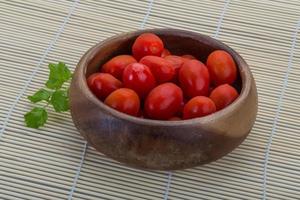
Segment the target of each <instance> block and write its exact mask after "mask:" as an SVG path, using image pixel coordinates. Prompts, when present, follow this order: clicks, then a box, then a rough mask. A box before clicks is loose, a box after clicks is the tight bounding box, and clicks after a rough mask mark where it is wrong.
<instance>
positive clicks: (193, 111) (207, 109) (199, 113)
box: [183, 96, 216, 119]
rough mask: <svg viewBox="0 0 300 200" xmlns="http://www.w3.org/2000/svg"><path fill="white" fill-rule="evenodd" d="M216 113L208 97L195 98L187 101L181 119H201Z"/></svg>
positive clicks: (213, 104)
mask: <svg viewBox="0 0 300 200" xmlns="http://www.w3.org/2000/svg"><path fill="white" fill-rule="evenodd" d="M214 112H216V106H215V103H214V102H213V101H212V100H211V99H210V98H208V97H205V96H196V97H194V98H192V99H191V100H189V101H188V102H187V104H185V106H184V108H183V118H184V119H192V118H196V117H203V116H206V115H209V114H211V113H214Z"/></svg>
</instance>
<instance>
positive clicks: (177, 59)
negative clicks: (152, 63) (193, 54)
mask: <svg viewBox="0 0 300 200" xmlns="http://www.w3.org/2000/svg"><path fill="white" fill-rule="evenodd" d="M165 59H166V60H168V61H170V62H171V63H172V64H173V67H174V69H175V74H176V76H178V71H179V69H180V67H181V66H182V65H183V63H184V61H186V59H185V58H182V57H181V56H173V55H170V56H166V57H165Z"/></svg>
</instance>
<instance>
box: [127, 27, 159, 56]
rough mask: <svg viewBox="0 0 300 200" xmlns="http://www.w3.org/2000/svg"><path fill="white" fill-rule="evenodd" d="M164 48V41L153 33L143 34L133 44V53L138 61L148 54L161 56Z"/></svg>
mask: <svg viewBox="0 0 300 200" xmlns="http://www.w3.org/2000/svg"><path fill="white" fill-rule="evenodd" d="M163 50H164V44H163V41H162V40H161V39H160V38H159V37H158V36H157V35H155V34H153V33H143V34H141V35H140V36H138V37H137V38H136V40H135V41H134V43H133V45H132V54H133V56H134V57H135V59H137V60H138V61H139V60H140V59H141V58H142V57H144V56H148V55H152V56H161V53H162V52H163Z"/></svg>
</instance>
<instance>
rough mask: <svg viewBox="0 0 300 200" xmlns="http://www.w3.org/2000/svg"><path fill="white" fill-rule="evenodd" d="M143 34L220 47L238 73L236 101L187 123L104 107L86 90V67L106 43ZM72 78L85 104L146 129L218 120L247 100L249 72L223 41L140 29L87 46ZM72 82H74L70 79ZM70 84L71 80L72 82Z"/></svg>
mask: <svg viewBox="0 0 300 200" xmlns="http://www.w3.org/2000/svg"><path fill="white" fill-rule="evenodd" d="M145 32H152V33H156V34H166V33H167V34H169V35H173V36H176V35H178V33H180V36H182V37H187V38H191V37H193V38H194V37H201V38H202V39H203V40H204V41H210V42H212V43H215V44H216V45H217V46H219V47H221V48H220V49H222V50H225V51H227V52H228V53H229V54H230V55H231V56H232V57H233V58H234V60H235V63H236V65H237V67H238V71H239V73H240V77H241V81H242V88H241V92H240V94H239V96H238V98H237V99H235V100H234V102H232V103H231V104H230V105H228V106H227V107H225V108H223V109H222V110H219V111H217V112H215V113H212V114H210V115H207V116H204V117H199V118H193V119H187V120H178V121H169V120H155V119H145V118H139V117H134V116H131V115H128V114H125V113H122V112H119V111H117V110H115V109H113V108H111V107H109V106H107V105H105V104H104V102H102V101H101V100H99V99H98V98H97V97H96V96H95V95H94V94H93V93H92V91H91V90H90V89H89V88H88V85H87V81H86V76H85V74H86V71H87V66H88V64H89V62H90V60H92V59H93V58H94V57H95V55H97V53H98V52H99V49H101V47H103V46H105V45H106V44H107V43H109V42H111V41H113V40H118V39H121V38H124V37H133V36H138V35H140V34H141V33H145ZM74 74H75V76H77V77H76V79H77V80H78V81H80V82H81V83H82V84H79V85H80V88H78V89H80V90H81V91H82V92H83V94H84V95H85V96H86V98H88V100H89V101H92V102H93V103H94V104H95V105H97V106H98V107H99V108H100V109H101V110H103V111H105V112H106V113H108V114H111V115H112V116H114V117H116V118H118V119H121V120H126V121H129V122H132V123H135V124H140V125H148V126H165V127H167V126H192V125H199V124H206V123H208V122H211V121H217V120H218V119H220V118H222V117H224V116H226V115H228V114H229V113H231V112H233V111H234V110H235V109H236V108H237V107H240V106H241V105H242V103H243V102H244V100H245V99H246V98H247V97H248V95H249V93H250V91H251V85H252V84H253V83H252V79H253V77H252V73H251V71H250V68H249V66H248V64H247V63H246V62H245V60H244V59H243V58H242V57H241V56H240V55H239V54H238V53H237V52H236V51H235V50H233V49H232V48H231V47H229V46H228V45H226V44H224V43H223V42H221V41H219V40H217V39H215V38H212V37H210V36H207V35H204V34H201V33H196V32H192V31H187V30H181V29H174V28H154V29H143V30H136V31H130V32H126V33H120V34H117V35H114V36H112V37H109V38H107V39H105V40H103V41H101V42H99V43H97V44H96V45H94V46H93V47H91V48H90V49H89V50H88V51H87V52H86V53H85V54H84V55H83V56H82V57H81V59H80V61H79V62H78V64H77V67H76V71H75V73H74ZM74 80H75V79H74ZM72 82H73V80H72Z"/></svg>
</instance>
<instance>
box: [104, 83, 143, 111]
mask: <svg viewBox="0 0 300 200" xmlns="http://www.w3.org/2000/svg"><path fill="white" fill-rule="evenodd" d="M104 103H105V104H106V105H108V106H110V107H112V108H114V109H116V110H118V111H120V112H123V113H126V114H129V115H132V116H137V114H138V112H139V110H140V99H139V97H138V95H137V94H136V92H135V91H133V90H131V89H128V88H120V89H117V90H115V91H114V92H112V93H111V94H110V95H109V96H108V97H107V98H106V99H105V101H104Z"/></svg>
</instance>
